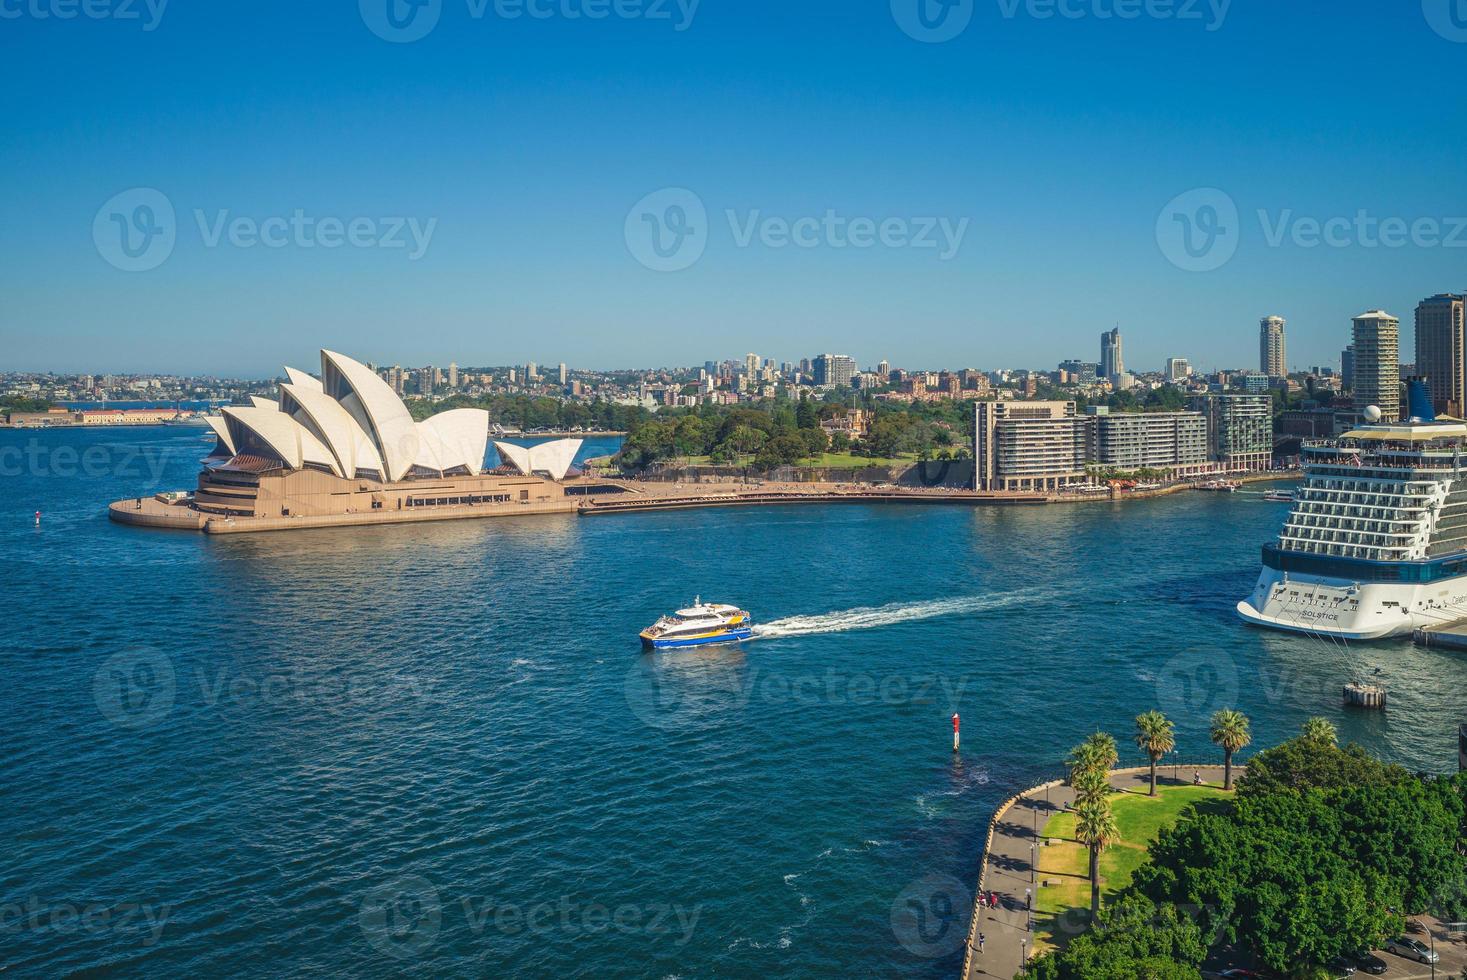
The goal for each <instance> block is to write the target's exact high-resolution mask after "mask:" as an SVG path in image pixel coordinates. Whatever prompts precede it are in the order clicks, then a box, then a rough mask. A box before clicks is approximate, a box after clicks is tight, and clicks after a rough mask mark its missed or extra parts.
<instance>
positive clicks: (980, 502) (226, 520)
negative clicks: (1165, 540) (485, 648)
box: [107, 472, 1298, 534]
mask: <svg viewBox="0 0 1467 980" xmlns="http://www.w3.org/2000/svg"><path fill="white" fill-rule="evenodd" d="M1297 478H1298V474H1297V473H1293V472H1279V473H1258V474H1248V475H1243V476H1238V477H1233V478H1232V480H1233V482H1236V483H1240V484H1247V483H1275V482H1280V481H1286V480H1291V479H1297ZM603 485H607V486H618V487H620V488H622V490H623V491H625V492H624V493H622V494H620V495H618V496H617V497H616V498H615V499H607V498H596V497H568V498H566V499H563V500H555V501H546V502H540V503H533V504H524V503H521V504H503V505H488V506H484V505H472V506H468V505H461V506H451V507H442V508H423V509H422V510H418V511H411V512H409V511H392V512H383V511H376V512H363V513H355V514H333V515H324V516H319V517H311V516H298V517H222V516H216V515H212V514H206V513H203V512H201V511H198V510H195V509H194V508H193V507H191V506H189V504H188V498H187V497H186V496H184V495H182V494H179V495H174V496H169V495H165V494H155V495H153V496H151V497H143V498H136V497H134V498H130V499H125V500H118V501H114V502H112V503H111V504H109V505H108V507H107V514H108V517H109V518H110V519H111V520H112V521H114V522H116V523H118V524H127V525H130V526H133V527H143V528H149V529H152V530H176V531H194V532H202V533H205V534H248V533H263V532H272V531H293V530H306V529H321V528H334V527H367V526H373V525H399V524H421V523H427V522H433V521H456V520H486V519H491V518H513V517H529V516H540V515H545V514H573V515H578V516H581V517H591V516H600V515H609V514H628V513H635V512H647V511H671V510H696V509H701V508H721V507H760V506H766V507H767V506H778V505H782V504H914V505H928V506H934V505H935V506H968V507H1037V506H1045V505H1048V504H1100V503H1104V504H1115V503H1124V502H1128V501H1132V500H1150V499H1154V498H1158V497H1167V496H1171V495H1172V494H1175V493H1181V492H1184V491H1189V490H1196V489H1198V488H1197V485H1195V484H1191V483H1179V484H1174V485H1173V486H1169V487H1161V488H1159V489H1156V490H1143V491H1131V492H1126V493H1115V492H1112V493H1110V494H1105V495H1096V496H1086V495H1081V494H1024V493H1002V492H995V491H976V490H939V489H890V490H876V489H862V488H860V487H858V486H851V485H849V484H836V485H832V486H830V487H822V486H820V485H818V484H814V485H812V484H803V483H802V484H762V485H759V486H757V487H740V486H737V485H735V486H733V487H730V486H728V485H718V484H703V485H694V487H685V486H682V485H677V484H671V485H669V484H651V483H639V482H637V481H633V480H627V481H607V482H606V483H605V484H603ZM695 487H696V488H695ZM1199 492H1200V491H1199Z"/></svg>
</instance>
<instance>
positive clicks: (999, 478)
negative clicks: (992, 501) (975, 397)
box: [973, 401, 1089, 491]
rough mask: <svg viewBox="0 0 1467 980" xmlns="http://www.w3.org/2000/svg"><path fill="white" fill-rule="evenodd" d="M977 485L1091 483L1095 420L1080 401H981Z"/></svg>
mask: <svg viewBox="0 0 1467 980" xmlns="http://www.w3.org/2000/svg"><path fill="white" fill-rule="evenodd" d="M974 413H975V416H974V426H973V433H974V435H973V460H974V468H975V473H974V488H975V489H977V490H1029V491H1045V490H1059V489H1062V488H1064V487H1067V486H1072V485H1074V484H1080V483H1085V482H1086V480H1087V476H1086V473H1085V453H1086V444H1087V441H1088V440H1087V427H1088V423H1089V420H1088V419H1086V418H1084V417H1083V416H1080V415H1077V414H1076V412H1075V403H1074V402H1016V401H980V402H978V403H976V408H975V409H974Z"/></svg>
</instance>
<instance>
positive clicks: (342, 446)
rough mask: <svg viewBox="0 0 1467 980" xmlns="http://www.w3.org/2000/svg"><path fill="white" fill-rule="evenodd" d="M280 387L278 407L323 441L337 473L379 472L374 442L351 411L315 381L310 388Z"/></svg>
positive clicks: (345, 474)
mask: <svg viewBox="0 0 1467 980" xmlns="http://www.w3.org/2000/svg"><path fill="white" fill-rule="evenodd" d="M286 371H287V372H289V371H290V369H289V368H287V369H286ZM296 373H297V374H299V373H300V372H296ZM312 380H315V379H312ZM280 391H281V409H282V411H285V412H288V413H290V415H291V417H292V418H294V419H295V420H296V421H297V422H300V423H301V424H302V425H304V426H306V428H308V429H311V430H312V432H313V434H315V435H316V436H317V437H318V438H319V439H320V440H321V441H322V442H323V443H325V444H326V447H327V448H328V449H330V450H331V454H332V456H333V457H335V459H336V463H337V467H336V469H337V472H338V474H339V475H341V476H345V477H348V478H350V477H355V476H356V475H357V471H358V470H370V471H372V472H373V473H381V472H382V458H381V457H380V456H379V455H378V454H377V446H376V444H375V443H373V442H372V439H371V437H370V436H368V435H367V433H366V432H364V431H363V430H362V427H361V426H360V425H358V424H357V420H356V419H354V418H352V416H351V413H350V412H348V411H347V410H346V409H344V408H342V407H341V404H340V403H339V402H337V401H336V400H335V399H333V398H331V397H329V396H328V395H327V394H326V392H325V391H324V390H323V389H322V388H321V387H320V386H319V385H317V386H316V387H314V388H313V387H310V386H302V385H298V384H296V383H294V382H291V383H289V384H283V385H281V386H280Z"/></svg>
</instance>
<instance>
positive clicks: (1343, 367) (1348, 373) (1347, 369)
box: [1340, 344, 1355, 388]
mask: <svg viewBox="0 0 1467 980" xmlns="http://www.w3.org/2000/svg"><path fill="white" fill-rule="evenodd" d="M1340 384H1342V385H1344V386H1345V387H1346V388H1353V387H1355V345H1354V344H1351V345H1350V346H1349V347H1346V348H1345V349H1344V350H1342V351H1340Z"/></svg>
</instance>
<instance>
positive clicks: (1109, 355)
mask: <svg viewBox="0 0 1467 980" xmlns="http://www.w3.org/2000/svg"><path fill="white" fill-rule="evenodd" d="M1125 371H1126V361H1125V358H1123V357H1122V356H1121V328H1120V327H1116V328H1115V329H1114V330H1107V331H1106V332H1105V333H1103V334H1101V335H1100V376H1101V377H1102V378H1104V379H1106V380H1107V381H1110V380H1112V379H1114V378H1116V377H1119V376H1120V375H1122V374H1124V373H1125Z"/></svg>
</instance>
